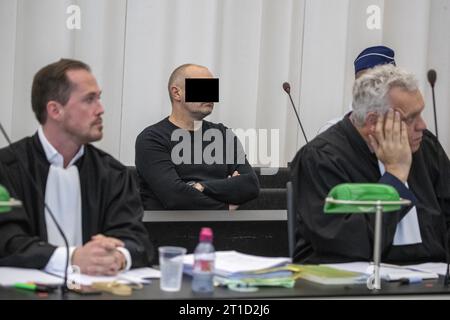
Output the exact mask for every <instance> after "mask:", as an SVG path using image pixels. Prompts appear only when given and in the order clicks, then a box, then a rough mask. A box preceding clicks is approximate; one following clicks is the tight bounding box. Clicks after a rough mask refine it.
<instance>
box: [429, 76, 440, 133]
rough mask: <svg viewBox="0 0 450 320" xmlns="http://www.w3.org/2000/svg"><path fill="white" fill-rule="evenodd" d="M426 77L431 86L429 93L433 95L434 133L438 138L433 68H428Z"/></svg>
mask: <svg viewBox="0 0 450 320" xmlns="http://www.w3.org/2000/svg"><path fill="white" fill-rule="evenodd" d="M427 78H428V82H429V83H430V86H431V93H432V95H433V114H434V130H435V133H436V138H437V139H438V140H439V135H438V126H437V114H436V99H435V97H434V85H435V83H436V79H437V74H436V71H435V70H434V69H430V70H428V73H427Z"/></svg>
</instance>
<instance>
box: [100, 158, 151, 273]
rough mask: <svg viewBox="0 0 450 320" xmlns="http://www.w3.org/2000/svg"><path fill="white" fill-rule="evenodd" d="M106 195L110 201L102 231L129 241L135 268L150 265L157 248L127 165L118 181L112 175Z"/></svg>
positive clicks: (128, 245) (117, 178) (126, 243)
mask: <svg viewBox="0 0 450 320" xmlns="http://www.w3.org/2000/svg"><path fill="white" fill-rule="evenodd" d="M106 196H107V197H108V201H107V203H108V205H107V208H106V212H105V214H104V222H103V224H102V226H101V228H102V230H101V232H100V233H102V234H104V235H105V236H109V237H114V238H117V239H120V240H122V241H123V242H124V243H125V248H127V249H128V251H129V252H130V255H131V259H132V267H133V268H136V267H144V266H148V264H149V261H151V259H152V257H153V254H154V250H153V246H152V245H151V243H150V239H149V236H148V233H147V231H146V229H145V227H144V225H143V223H142V218H143V213H144V210H143V208H142V204H141V200H140V197H139V193H138V192H137V186H136V182H135V181H134V179H133V177H132V176H131V174H130V173H129V171H127V170H126V168H125V167H124V168H123V170H121V172H120V173H119V174H118V176H117V177H114V181H113V180H112V179H111V181H110V190H109V193H108V194H107V195H106Z"/></svg>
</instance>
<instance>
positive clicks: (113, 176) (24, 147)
mask: <svg viewBox="0 0 450 320" xmlns="http://www.w3.org/2000/svg"><path fill="white" fill-rule="evenodd" d="M13 148H14V150H15V151H16V154H17V155H18V157H19V158H20V160H21V162H22V163H23V164H24V165H25V167H26V168H27V170H28V171H29V173H30V174H31V175H32V176H33V178H34V179H35V181H36V183H37V186H38V188H39V190H40V192H42V197H39V196H37V194H36V191H35V190H36V189H35V188H33V186H32V184H31V182H30V180H29V178H28V177H27V176H26V175H25V173H24V171H23V166H21V165H19V162H18V161H17V159H16V157H15V156H14V155H13V153H12V152H11V150H10V148H4V149H1V150H0V184H2V185H4V186H5V187H6V188H7V189H8V191H9V192H10V193H11V196H12V197H14V198H16V199H19V200H22V202H23V208H16V209H13V210H12V211H11V212H8V213H3V214H0V265H3V266H14V267H24V268H38V269H41V268H44V267H45V266H46V264H47V263H48V261H49V259H50V257H51V256H52V254H53V252H54V250H55V249H56V247H55V246H53V245H51V244H49V243H48V242H47V229H46V224H45V215H44V203H43V201H42V199H43V198H44V193H45V190H46V182H47V176H48V171H49V166H50V165H49V162H48V161H47V158H46V156H45V152H44V149H43V147H42V144H41V142H40V141H39V138H38V135H37V134H35V135H34V136H33V137H28V138H24V139H22V140H20V141H18V142H16V143H14V144H13ZM75 165H76V166H77V167H78V170H79V176H80V184H81V199H82V200H81V203H82V235H83V243H86V242H88V241H89V240H90V238H91V236H93V235H95V234H98V233H101V234H103V235H105V236H109V237H114V238H118V239H120V240H122V241H123V242H124V243H125V247H126V248H127V249H128V250H129V252H130V255H131V259H132V267H141V266H147V265H148V263H149V259H151V255H152V254H153V248H152V246H151V244H150V241H149V237H148V234H147V231H146V229H145V227H144V225H143V223H142V216H143V209H142V205H141V201H140V198H139V194H138V192H137V186H136V182H135V181H134V180H133V178H132V176H131V175H130V174H129V172H128V171H127V169H126V167H125V166H123V165H122V164H121V163H120V162H119V161H117V160H115V159H114V158H113V157H111V156H110V155H108V154H107V153H105V152H103V151H101V150H99V149H97V148H95V147H94V146H92V145H90V144H88V145H85V149H84V155H83V156H82V157H81V158H80V159H78V160H77V161H76V163H75Z"/></svg>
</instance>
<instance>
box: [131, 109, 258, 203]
mask: <svg viewBox="0 0 450 320" xmlns="http://www.w3.org/2000/svg"><path fill="white" fill-rule="evenodd" d="M176 129H179V131H177V133H180V134H182V135H183V138H180V137H178V138H177V139H174V140H175V141H171V137H172V133H173V132H174V131H175V130H176ZM209 129H215V130H210V131H208V132H209V133H212V134H213V136H214V137H215V134H218V133H220V135H221V137H222V138H221V139H215V138H213V139H212V140H211V141H203V140H206V139H201V137H202V136H203V135H204V133H205V132H206V131H207V130H209ZM228 130H229V129H228ZM226 132H227V128H226V127H225V126H224V125H223V124H215V123H211V122H208V121H203V124H202V129H201V133H202V134H201V136H200V131H198V132H196V133H194V132H193V131H187V130H183V129H180V128H178V127H177V126H175V125H174V124H173V123H171V122H170V121H169V119H168V117H167V118H165V119H163V120H162V121H160V122H158V123H156V124H154V125H152V126H149V127H147V128H146V129H144V130H143V131H142V132H141V133H140V134H139V136H138V137H137V139H136V158H135V159H136V169H137V172H138V175H139V178H140V190H141V197H142V201H143V204H144V208H145V209H149V210H161V209H167V210H214V209H216V210H217V209H223V210H227V209H228V205H229V204H237V205H239V204H243V203H245V202H247V201H249V200H252V199H254V198H256V197H257V196H258V194H259V183H258V179H257V177H256V175H255V172H254V171H253V169H252V167H251V166H250V164H249V163H248V161H247V159H246V158H245V157H243V160H244V161H238V160H239V159H238V157H237V154H238V150H241V151H242V152H243V149H242V146H241V144H240V142H239V140H238V139H237V137H236V136H235V135H234V134H232V135H231V139H227V138H226V137H227V133H226ZM228 135H229V137H230V131H229V132H228ZM199 137H200V139H199V141H201V144H198V146H201V154H206V155H208V154H211V155H212V156H213V159H212V160H215V161H213V162H211V160H209V161H208V159H206V157H203V156H200V157H199V155H200V152H199V151H200V149H198V150H197V153H196V152H195V150H194V145H195V144H194V143H193V142H194V139H196V138H199ZM219 140H221V141H219ZM183 145H185V146H187V147H186V148H185V149H183V151H180V148H181V147H182V146H183ZM214 146H216V148H214ZM212 149H215V151H217V153H216V152H215V151H212ZM172 151H174V155H180V156H181V158H182V159H180V160H179V161H177V160H176V159H174V161H175V162H176V163H174V161H172ZM220 151H222V154H221V155H220ZM231 151H233V153H231ZM189 153H190V154H189ZM227 155H228V158H230V159H229V160H231V161H227ZM205 160H206V161H205ZM208 163H210V164H208ZM239 163H240V164H239ZM234 171H238V172H239V174H240V176H236V177H231V178H228V176H230V175H232V174H233V172H234ZM189 182H200V183H201V184H202V185H203V186H204V188H205V189H204V190H203V192H200V191H198V190H197V189H195V188H193V187H192V186H190V185H189V184H188V183H189Z"/></svg>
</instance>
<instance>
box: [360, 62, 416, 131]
mask: <svg viewBox="0 0 450 320" xmlns="http://www.w3.org/2000/svg"><path fill="white" fill-rule="evenodd" d="M392 88H400V89H402V90H405V91H407V92H414V91H417V90H419V87H418V83H417V79H416V78H415V76H414V75H413V74H412V73H409V72H407V71H405V70H403V69H400V68H398V67H396V66H394V65H392V64H385V65H381V66H377V67H375V68H373V69H370V70H369V71H368V72H366V73H365V74H364V75H362V76H361V77H360V78H359V79H357V80H356V81H355V84H354V85H353V103H352V108H353V112H352V120H353V123H354V124H355V125H356V126H358V127H363V126H364V122H365V120H366V116H367V114H368V113H369V112H375V113H377V114H379V115H384V114H386V113H387V112H388V111H389V109H390V107H391V106H390V104H389V99H388V98H389V97H388V93H389V91H390V90H391V89H392Z"/></svg>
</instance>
